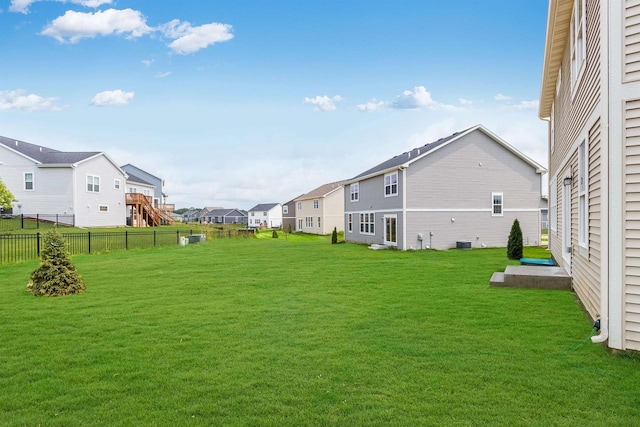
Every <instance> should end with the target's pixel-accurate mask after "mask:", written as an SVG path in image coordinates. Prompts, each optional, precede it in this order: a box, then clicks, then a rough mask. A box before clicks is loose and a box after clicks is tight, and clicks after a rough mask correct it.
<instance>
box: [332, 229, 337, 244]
mask: <svg viewBox="0 0 640 427" xmlns="http://www.w3.org/2000/svg"><path fill="white" fill-rule="evenodd" d="M336 243H338V229H337V228H336V227H333V233H331V244H332V245H335V244H336Z"/></svg>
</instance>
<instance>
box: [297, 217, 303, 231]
mask: <svg viewBox="0 0 640 427" xmlns="http://www.w3.org/2000/svg"><path fill="white" fill-rule="evenodd" d="M298 230H302V219H299V220H298Z"/></svg>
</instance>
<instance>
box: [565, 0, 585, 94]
mask: <svg viewBox="0 0 640 427" xmlns="http://www.w3.org/2000/svg"><path fill="white" fill-rule="evenodd" d="M585 3H586V0H574V2H573V10H572V12H571V23H570V29H569V35H570V38H571V40H570V46H569V47H570V49H571V52H570V56H569V61H570V64H569V65H570V71H571V90H572V97H573V95H575V93H576V92H577V91H576V88H577V87H578V86H579V85H580V81H581V80H582V76H583V75H584V69H585V68H586V65H585V64H586V62H587V16H586V13H587V8H586V4H585ZM576 12H580V13H579V15H580V18H577V13H576ZM580 53H581V54H582V57H581V58H579V57H578V56H577V55H579V54H580ZM578 61H579V62H580V63H579V64H578Z"/></svg>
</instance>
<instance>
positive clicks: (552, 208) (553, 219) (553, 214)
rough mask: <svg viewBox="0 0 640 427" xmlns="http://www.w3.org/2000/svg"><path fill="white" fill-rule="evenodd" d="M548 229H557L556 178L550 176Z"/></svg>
mask: <svg viewBox="0 0 640 427" xmlns="http://www.w3.org/2000/svg"><path fill="white" fill-rule="evenodd" d="M549 192H550V193H551V194H549V230H550V231H555V232H557V231H558V178H557V176H554V177H553V178H551V188H550V189H549Z"/></svg>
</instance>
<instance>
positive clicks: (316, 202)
mask: <svg viewBox="0 0 640 427" xmlns="http://www.w3.org/2000/svg"><path fill="white" fill-rule="evenodd" d="M313 209H320V200H318V199H313Z"/></svg>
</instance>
